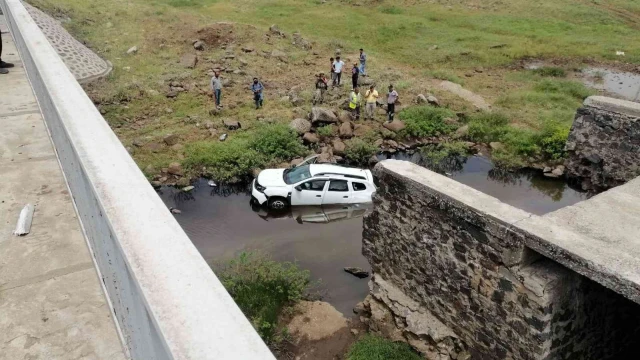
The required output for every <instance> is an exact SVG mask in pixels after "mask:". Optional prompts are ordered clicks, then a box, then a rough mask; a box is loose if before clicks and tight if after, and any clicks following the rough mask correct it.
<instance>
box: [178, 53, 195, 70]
mask: <svg viewBox="0 0 640 360" xmlns="http://www.w3.org/2000/svg"><path fill="white" fill-rule="evenodd" d="M197 63H198V56H197V55H196V54H184V55H182V57H181V58H180V65H181V66H184V67H186V68H187V69H193V68H195V67H196V64H197Z"/></svg>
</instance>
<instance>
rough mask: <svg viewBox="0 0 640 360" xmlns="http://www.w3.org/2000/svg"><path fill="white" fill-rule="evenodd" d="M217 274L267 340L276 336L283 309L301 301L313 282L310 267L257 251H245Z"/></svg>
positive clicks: (270, 340)
mask: <svg viewBox="0 0 640 360" xmlns="http://www.w3.org/2000/svg"><path fill="white" fill-rule="evenodd" d="M216 274H217V275H218V277H219V278H220V281H221V282H222V284H223V285H224V287H225V288H226V289H227V291H228V292H229V294H230V295H231V297H232V298H233V300H234V301H235V302H236V304H238V306H239V307H240V309H241V310H242V312H243V313H244V315H245V316H246V317H247V318H248V319H249V321H251V323H252V324H253V327H254V328H255V329H256V331H257V332H258V334H260V336H261V337H262V339H263V340H264V341H265V342H267V343H270V342H272V340H274V337H275V335H276V326H277V323H278V316H279V315H280V313H281V311H282V310H283V309H285V308H286V307H288V306H291V305H293V304H295V303H296V302H298V301H300V300H301V299H302V296H303V294H304V292H305V290H306V289H307V287H308V285H309V283H310V280H309V279H310V273H309V271H307V270H301V269H300V268H298V266H297V265H296V264H293V263H289V262H283V263H281V262H276V261H273V260H271V259H270V258H269V257H267V256H266V255H264V254H262V253H257V252H243V253H241V254H240V255H238V256H237V257H236V258H234V259H232V260H231V261H229V262H228V263H227V264H226V265H224V266H223V267H222V268H220V269H218V270H217V271H216Z"/></svg>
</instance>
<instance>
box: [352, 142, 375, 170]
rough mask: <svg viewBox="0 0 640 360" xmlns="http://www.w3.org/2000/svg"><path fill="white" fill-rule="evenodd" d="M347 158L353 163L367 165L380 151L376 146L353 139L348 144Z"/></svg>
mask: <svg viewBox="0 0 640 360" xmlns="http://www.w3.org/2000/svg"><path fill="white" fill-rule="evenodd" d="M345 145H346V149H345V157H346V158H347V160H349V161H350V162H351V163H354V164H358V165H365V164H367V163H368V162H369V159H370V158H371V156H372V155H374V154H375V153H376V152H377V151H378V149H377V148H376V147H375V145H373V144H371V143H368V142H366V141H364V140H362V139H359V138H353V139H351V140H348V141H347V142H346V143H345Z"/></svg>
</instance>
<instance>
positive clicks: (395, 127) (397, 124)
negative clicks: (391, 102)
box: [382, 119, 406, 133]
mask: <svg viewBox="0 0 640 360" xmlns="http://www.w3.org/2000/svg"><path fill="white" fill-rule="evenodd" d="M382 126H384V127H385V129H387V130H391V131H393V132H396V133H397V132H398V131H400V130H402V129H404V128H405V127H406V126H405V125H404V123H403V122H402V121H400V120H398V119H395V120H393V121H392V122H385V123H384V124H383V125H382Z"/></svg>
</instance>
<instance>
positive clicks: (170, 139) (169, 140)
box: [162, 134, 180, 146]
mask: <svg viewBox="0 0 640 360" xmlns="http://www.w3.org/2000/svg"><path fill="white" fill-rule="evenodd" d="M162 140H163V141H164V143H165V144H167V145H168V146H173V145H175V144H177V143H178V141H179V140H180V138H179V137H178V135H174V134H167V135H165V136H164V138H162Z"/></svg>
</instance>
